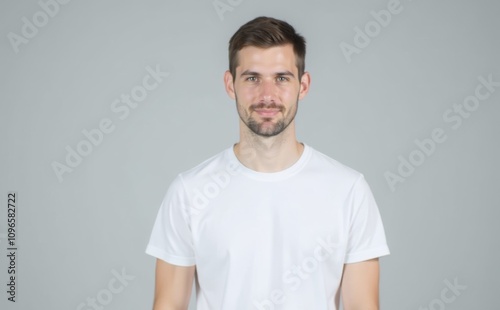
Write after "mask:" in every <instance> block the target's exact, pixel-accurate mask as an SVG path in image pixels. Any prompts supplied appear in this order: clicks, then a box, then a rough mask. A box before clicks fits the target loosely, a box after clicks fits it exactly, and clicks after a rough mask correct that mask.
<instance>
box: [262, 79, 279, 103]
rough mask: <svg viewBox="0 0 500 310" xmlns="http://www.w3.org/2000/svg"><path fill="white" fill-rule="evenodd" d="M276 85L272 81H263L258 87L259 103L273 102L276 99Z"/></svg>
mask: <svg viewBox="0 0 500 310" xmlns="http://www.w3.org/2000/svg"><path fill="white" fill-rule="evenodd" d="M276 88H277V87H276V85H275V83H274V81H272V80H264V81H262V83H261V87H260V98H259V99H260V101H262V102H265V103H271V102H274V100H275V99H276V90H277V89H276Z"/></svg>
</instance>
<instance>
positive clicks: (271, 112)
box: [254, 109, 280, 117]
mask: <svg viewBox="0 0 500 310" xmlns="http://www.w3.org/2000/svg"><path fill="white" fill-rule="evenodd" d="M254 111H255V112H256V113H257V114H259V115H260V116H263V117H270V116H274V115H276V114H278V113H279V112H280V109H255V110H254Z"/></svg>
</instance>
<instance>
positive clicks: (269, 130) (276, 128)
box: [235, 96, 298, 137]
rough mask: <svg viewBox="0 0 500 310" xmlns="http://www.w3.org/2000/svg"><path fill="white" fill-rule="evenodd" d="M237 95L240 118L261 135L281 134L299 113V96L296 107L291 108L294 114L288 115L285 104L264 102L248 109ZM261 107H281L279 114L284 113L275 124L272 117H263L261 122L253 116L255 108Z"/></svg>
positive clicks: (251, 129) (252, 130)
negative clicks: (239, 101) (241, 103)
mask: <svg viewBox="0 0 500 310" xmlns="http://www.w3.org/2000/svg"><path fill="white" fill-rule="evenodd" d="M235 97H236V107H237V110H238V114H239V116H240V119H241V120H242V121H243V123H244V124H245V125H246V126H247V127H248V129H250V131H251V132H253V133H254V134H255V135H258V136H261V137H274V136H277V135H279V134H280V133H282V132H283V131H284V130H285V129H286V128H287V127H288V126H289V125H290V124H291V123H292V121H293V120H294V119H295V115H297V110H298V96H297V101H296V103H295V109H294V110H290V113H293V115H287V114H286V112H287V111H286V110H285V108H284V107H283V106H278V105H276V104H275V103H271V104H269V105H267V104H264V103H261V104H257V105H252V106H251V107H250V109H249V111H247V110H245V108H243V107H242V106H240V104H239V103H238V97H237V96H235ZM259 108H268V109H279V112H278V114H281V115H283V117H282V118H281V119H279V120H278V121H277V122H276V123H274V124H272V123H271V122H272V118H269V117H265V118H262V121H261V122H260V123H259V122H258V121H257V120H256V119H255V118H254V117H252V113H253V112H254V110H255V109H259ZM243 114H245V115H243Z"/></svg>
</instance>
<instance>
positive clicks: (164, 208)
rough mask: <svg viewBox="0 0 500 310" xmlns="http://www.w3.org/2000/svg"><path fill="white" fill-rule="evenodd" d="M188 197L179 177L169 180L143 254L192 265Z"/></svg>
mask: <svg viewBox="0 0 500 310" xmlns="http://www.w3.org/2000/svg"><path fill="white" fill-rule="evenodd" d="M187 208H188V199H187V196H186V191H185V189H184V185H183V182H182V178H181V176H180V175H179V176H177V178H175V179H174V181H172V183H171V184H170V187H169V189H168V191H167V193H166V195H165V197H164V199H163V202H162V204H161V206H160V210H159V211H158V215H157V217H156V221H155V223H154V226H153V231H152V233H151V237H150V239H149V243H148V245H147V247H146V253H147V254H149V255H151V256H154V257H156V258H159V259H162V260H164V261H166V262H167V263H170V264H173V265H178V266H193V265H195V263H196V261H195V255H194V247H193V238H192V234H191V227H190V225H189V215H188V213H187V212H186V210H187Z"/></svg>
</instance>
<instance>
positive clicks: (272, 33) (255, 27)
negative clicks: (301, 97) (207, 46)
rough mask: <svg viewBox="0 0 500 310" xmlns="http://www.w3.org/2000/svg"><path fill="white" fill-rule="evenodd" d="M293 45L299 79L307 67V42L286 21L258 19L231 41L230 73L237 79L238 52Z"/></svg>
mask: <svg viewBox="0 0 500 310" xmlns="http://www.w3.org/2000/svg"><path fill="white" fill-rule="evenodd" d="M285 44H292V45H293V51H294V53H295V59H296V65H297V69H298V71H299V79H300V78H301V77H302V74H304V71H305V66H306V61H305V58H306V40H305V39H304V37H303V36H301V35H300V34H298V33H297V32H296V31H295V29H294V28H293V27H292V26H291V25H290V24H288V23H287V22H285V21H282V20H279V19H275V18H272V17H266V16H260V17H257V18H255V19H253V20H251V21H249V22H247V23H246V24H244V25H243V26H241V27H240V29H238V31H236V32H235V33H234V35H233V36H232V37H231V39H230V40H229V71H230V72H231V74H232V75H233V80H234V79H235V78H236V67H237V66H238V52H239V51H240V50H241V49H242V48H244V47H246V46H255V47H259V48H269V47H274V46H280V45H285Z"/></svg>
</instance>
